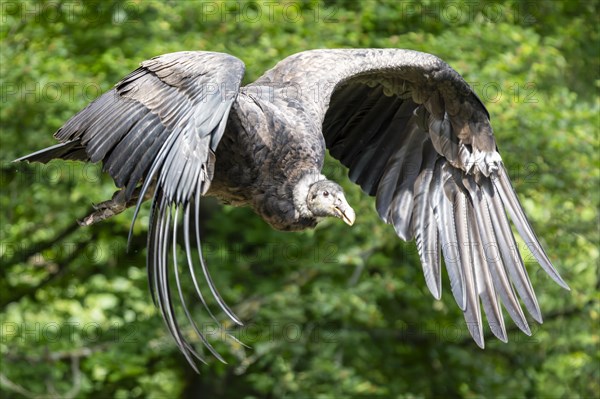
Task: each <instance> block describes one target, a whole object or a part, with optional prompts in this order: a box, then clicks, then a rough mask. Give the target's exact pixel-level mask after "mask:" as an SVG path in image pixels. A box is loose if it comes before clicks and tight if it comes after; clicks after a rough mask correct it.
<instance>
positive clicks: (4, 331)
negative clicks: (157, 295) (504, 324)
mask: <svg viewBox="0 0 600 399" xmlns="http://www.w3.org/2000/svg"><path fill="white" fill-rule="evenodd" d="M1 12H2V14H1V18H0V19H1V25H0V35H1V38H2V41H1V47H0V50H1V74H0V88H1V90H2V93H1V96H2V100H1V110H0V116H1V121H2V124H1V136H0V137H1V150H0V151H1V156H0V160H1V161H2V168H1V171H2V175H1V186H2V193H1V196H0V205H1V209H2V210H1V215H2V220H1V222H2V223H1V227H0V260H1V262H2V264H1V268H0V274H1V282H0V304H1V317H2V320H1V339H0V355H1V360H2V364H1V372H0V390H1V395H2V397H4V398H12V397H15V398H16V397H42V396H43V397H61V398H62V397H90V398H91V397H117V398H130V397H132V398H133V397H150V398H166V397H169V398H172V397H181V396H190V397H191V396H194V397H198V396H199V395H201V394H202V395H204V396H206V397H210V396H217V397H219V396H222V397H245V398H259V397H260V398H264V397H273V398H278V397H290V398H308V397H310V398H329V397H396V398H417V397H465V398H475V397H507V398H517V397H543V398H567V397H568V398H577V397H581V398H584V397H598V395H599V392H600V385H599V379H600V371H599V367H600V366H599V359H600V352H599V347H598V344H599V329H598V322H599V295H598V289H599V287H600V284H599V282H598V212H597V211H598V205H599V197H598V188H599V158H598V150H599V148H598V147H599V146H598V131H599V130H598V122H599V119H598V115H599V114H598V111H599V101H598V88H599V78H598V71H599V66H600V63H599V54H598V49H599V37H598V29H597V26H598V23H599V21H598V15H599V10H598V2H596V1H582V2H575V1H565V2H554V1H546V2H525V3H522V2H519V1H498V2H493V3H491V2H487V1H475V2H473V1H470V2H466V3H463V2H454V1H452V2H442V3H438V2H432V1H422V2H413V1H390V2H384V1H364V2H355V1H349V0H339V1H326V2H316V1H302V2H287V1H286V2H284V1H281V2H270V3H252V2H226V3H225V2H221V1H211V2H198V1H179V2H175V1H165V2H158V1H151V2H142V1H137V0H134V1H125V2H114V3H111V2H97V3H94V4H88V3H81V2H56V1H49V2H29V1H28V2H9V1H3V2H2V4H1ZM321 47H322V48H334V47H398V48H410V49H416V50H421V51H425V52H430V53H433V54H436V55H438V56H440V57H441V58H443V59H444V60H446V61H447V62H448V63H450V64H451V65H452V66H453V67H454V68H455V69H457V70H458V71H459V72H460V73H461V74H462V75H463V76H464V77H465V79H466V80H467V81H468V82H470V83H472V85H473V87H474V88H475V90H476V91H477V93H478V94H479V95H480V97H481V98H482V99H483V101H484V102H485V103H486V105H487V106H488V109H489V111H490V113H491V115H492V124H493V126H494V129H495V132H496V135H497V141H498V145H499V148H500V151H501V153H502V154H503V157H504V160H505V163H506V164H507V165H508V168H509V171H510V174H511V176H512V178H513V182H514V184H515V186H516V189H517V191H518V193H519V195H520V197H521V199H522V201H523V203H524V206H525V208H526V212H527V213H528V215H529V216H530V219H531V220H532V223H533V224H534V226H535V228H536V231H537V232H538V235H539V237H540V238H541V240H542V242H543V244H544V246H545V247H546V248H547V251H548V253H549V255H550V257H551V259H552V260H553V262H554V264H555V265H556V266H557V268H558V269H559V270H560V271H561V273H562V275H563V277H564V278H565V280H566V281H568V282H569V284H570V286H571V288H572V290H571V292H566V291H564V290H561V289H560V288H559V287H558V286H556V285H555V284H554V283H553V282H552V281H551V280H550V279H549V278H547V277H546V276H545V274H544V273H543V272H539V267H538V266H537V264H536V263H535V262H534V261H533V260H532V257H531V256H528V254H527V253H526V252H524V256H525V258H526V261H528V262H527V263H528V268H529V271H530V274H531V276H532V282H533V285H534V287H535V288H536V292H537V293H538V297H539V300H540V305H541V308H542V311H543V313H544V315H545V323H544V324H543V325H541V326H540V325H537V324H535V322H534V321H531V324H532V330H533V335H532V336H531V337H527V336H525V335H522V334H521V333H520V332H518V330H517V329H516V328H515V327H514V326H512V323H510V329H511V330H510V341H509V343H508V344H503V343H501V342H498V341H496V340H494V339H491V338H490V339H488V340H487V347H486V349H485V350H484V351H482V350H480V349H478V348H477V346H476V345H475V344H474V343H473V342H472V341H471V339H470V338H469V336H468V333H467V330H466V328H465V327H464V322H463V318H462V314H461V312H460V311H459V310H458V308H457V307H456V305H455V304H454V302H453V299H452V298H451V295H449V293H448V291H449V290H448V284H447V282H446V285H445V290H446V291H445V293H444V295H443V297H442V300H441V301H435V300H433V299H432V298H431V296H430V295H429V293H428V292H427V289H426V287H425V283H424V279H423V277H422V273H421V269H420V266H419V262H418V257H417V256H416V250H415V246H414V244H413V243H408V244H404V243H401V242H400V241H399V240H398V239H397V237H396V236H395V235H394V231H393V229H392V228H391V227H390V226H386V225H383V224H382V223H381V222H380V221H379V220H378V218H377V216H376V213H375V211H374V202H373V200H372V199H370V198H367V197H366V196H365V195H363V194H362V193H361V192H360V190H359V189H358V188H356V187H354V186H353V185H352V184H351V183H349V181H348V179H347V178H346V172H345V171H344V170H343V168H341V167H340V166H338V164H337V163H336V162H335V161H329V162H328V163H327V166H326V172H327V174H328V175H329V177H331V178H334V179H336V180H338V181H340V182H341V183H342V184H343V185H344V187H345V188H346V190H347V191H348V193H349V194H348V195H349V200H350V203H351V204H353V205H354V206H355V209H356V210H357V214H358V222H357V224H356V225H355V226H354V227H352V228H351V229H350V228H347V226H345V225H343V224H342V223H339V222H335V221H332V222H325V223H323V225H321V226H319V228H317V229H316V230H315V231H309V232H305V233H294V234H290V233H287V234H284V233H278V232H274V231H272V230H271V229H270V228H269V227H268V226H267V225H266V224H265V223H264V222H262V221H261V220H260V219H259V218H258V217H257V216H255V215H254V214H253V213H252V212H251V211H249V210H247V209H233V208H230V207H225V206H220V205H218V204H216V203H212V202H210V201H206V202H205V206H204V208H203V212H204V214H205V217H204V220H205V222H204V226H203V232H204V237H205V243H206V247H205V251H206V257H207V260H208V264H209V266H210V267H211V271H212V273H213V277H214V280H215V281H216V283H217V285H218V286H219V287H220V288H221V293H222V294H223V296H224V298H225V299H226V300H227V301H228V303H230V304H231V305H233V306H234V309H235V310H236V312H237V313H238V315H239V316H241V317H242V318H243V320H245V321H246V322H247V325H246V326H245V327H243V328H241V329H235V328H234V327H233V326H232V325H230V324H227V323H226V322H225V318H224V317H223V315H220V318H221V319H223V320H224V323H225V325H224V326H225V328H227V329H229V330H230V332H231V333H232V334H233V335H234V336H236V337H238V338H240V339H241V340H242V341H243V342H245V343H246V344H247V345H249V346H250V347H251V348H250V349H248V348H244V347H243V346H240V345H239V344H236V343H235V342H233V341H231V340H225V341H223V342H219V340H217V339H215V345H216V346H217V347H218V348H219V350H220V351H221V353H222V354H223V355H224V356H225V358H226V359H227V360H228V362H229V364H227V365H224V364H221V363H219V362H218V361H217V360H215V359H213V358H211V357H210V356H207V359H208V365H206V366H203V367H202V369H201V374H200V375H196V374H194V373H193V372H192V370H191V369H190V367H189V366H188V365H187V364H186V362H185V360H184V358H183V356H182V355H181V354H180V353H179V352H178V351H177V349H176V347H175V345H174V343H173V341H172V339H171V338H170V336H168V333H167V329H166V327H165V326H164V325H163V322H162V320H161V318H160V315H159V314H158V312H157V310H156V309H155V308H154V307H153V305H152V302H151V299H150V295H149V292H148V288H147V282H146V274H145V232H146V229H147V211H148V209H147V208H145V210H144V212H145V213H144V215H143V216H142V218H141V220H140V222H138V224H137V225H136V226H135V229H134V237H133V242H132V245H131V250H130V251H129V252H126V237H127V231H128V228H129V223H130V219H131V216H132V215H131V212H130V211H128V212H126V213H124V214H122V215H120V216H118V217H115V218H113V219H111V220H109V221H106V222H103V223H100V224H98V225H95V226H92V227H89V228H77V227H76V223H75V221H76V219H78V218H82V217H83V216H85V215H86V212H88V211H89V208H90V206H91V204H92V203H98V202H100V201H102V200H105V199H107V198H110V196H111V195H112V193H113V191H114V189H115V188H114V185H113V184H112V181H111V180H110V179H109V178H108V177H107V176H105V175H103V174H101V173H100V167H99V166H98V165H82V164H77V163H71V162H53V163H51V164H50V165H47V166H40V165H21V164H13V163H10V161H11V160H12V159H14V158H16V157H18V156H22V155H24V154H26V153H29V152H32V151H34V150H37V149H40V148H42V147H45V146H48V145H51V144H54V140H53V138H52V133H53V132H54V131H55V130H56V129H57V128H59V127H60V126H61V125H62V124H63V123H64V122H65V121H66V120H67V119H68V118H69V117H70V116H71V115H73V114H74V113H75V112H77V111H78V110H80V109H81V108H83V107H84V106H85V105H86V104H87V103H88V102H89V101H91V100H92V99H93V98H95V97H96V96H97V95H99V94H100V93H101V92H103V91H106V90H108V89H109V88H110V87H111V86H112V84H114V83H115V82H117V81H118V80H119V79H120V78H121V77H122V76H124V75H125V74H127V73H128V72H129V71H131V70H133V69H134V68H136V66H137V64H138V62H140V61H142V60H144V59H148V58H150V57H152V56H155V55H158V54H162V53H167V52H172V51H179V50H213V51H223V52H228V53H231V54H234V55H236V56H237V57H239V58H241V59H242V60H243V61H245V62H246V65H247V74H246V79H245V81H246V82H250V81H252V80H254V79H256V78H257V77H258V76H260V75H261V73H262V72H263V71H265V70H266V69H268V68H270V67H271V66H273V65H274V63H275V62H276V61H278V60H280V59H282V58H284V57H286V56H287V55H290V54H293V53H295V52H298V51H301V50H305V49H311V48H321ZM190 288H191V286H190ZM190 292H191V291H190ZM194 313H195V315H196V318H197V319H198V320H199V322H200V323H201V324H202V323H203V322H205V321H208V319H207V317H206V315H205V314H204V313H203V312H202V309H201V305H199V304H196V306H194ZM202 325H203V327H204V328H205V329H206V331H213V330H214V326H213V325H211V324H210V323H206V324H202ZM188 332H189V334H190V337H192V331H191V330H189V331H188ZM487 333H488V336H489V331H488V332H487ZM216 335H217V334H213V336H215V338H216Z"/></svg>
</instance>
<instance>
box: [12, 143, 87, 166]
mask: <svg viewBox="0 0 600 399" xmlns="http://www.w3.org/2000/svg"><path fill="white" fill-rule="evenodd" d="M53 159H69V160H74V161H87V160H89V157H88V155H87V154H86V152H85V148H84V147H83V145H81V141H79V140H72V141H67V142H66V143H60V144H56V145H53V146H52V147H48V148H44V149H43V150H39V151H36V152H34V153H31V154H29V155H25V156H24V157H21V158H18V159H15V160H14V161H13V162H20V161H29V162H41V163H48V162H50V161H51V160H53Z"/></svg>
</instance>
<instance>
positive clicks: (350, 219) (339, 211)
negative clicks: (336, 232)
mask: <svg viewBox="0 0 600 399" xmlns="http://www.w3.org/2000/svg"><path fill="white" fill-rule="evenodd" d="M333 211H334V212H335V214H336V215H337V217H339V218H340V219H342V220H343V221H344V222H345V223H346V224H347V225H349V226H352V225H353V224H354V221H355V220H356V214H355V213H354V209H352V208H351V207H350V205H348V203H347V202H346V200H345V199H341V200H340V203H339V204H338V205H336V206H334V207H333Z"/></svg>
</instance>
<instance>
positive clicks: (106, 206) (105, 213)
mask: <svg viewBox="0 0 600 399" xmlns="http://www.w3.org/2000/svg"><path fill="white" fill-rule="evenodd" d="M141 189H142V188H141V187H138V188H136V189H135V191H134V192H133V194H132V195H131V198H129V199H125V190H123V189H122V190H118V191H115V193H114V194H113V196H112V198H111V199H109V200H108V201H104V202H101V203H99V204H97V205H94V209H95V211H94V212H93V213H91V214H90V215H88V216H86V217H85V218H83V219H82V220H78V221H77V222H78V223H79V225H80V226H89V225H91V224H94V223H98V222H100V221H102V220H105V219H108V218H110V217H113V216H115V215H118V214H119V213H121V212H123V211H124V210H126V209H127V208H131V207H132V206H134V205H136V204H137V202H138V200H139V197H140V191H141ZM152 195H154V187H153V185H152V186H151V187H150V188H149V189H148V190H146V193H145V194H144V199H143V200H144V201H146V200H148V199H150V198H152Z"/></svg>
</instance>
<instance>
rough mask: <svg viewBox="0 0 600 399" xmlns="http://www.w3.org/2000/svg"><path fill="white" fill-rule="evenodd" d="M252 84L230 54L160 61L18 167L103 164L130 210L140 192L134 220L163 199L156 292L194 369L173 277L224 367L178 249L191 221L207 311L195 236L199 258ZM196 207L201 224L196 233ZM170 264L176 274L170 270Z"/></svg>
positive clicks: (154, 225) (153, 264) (154, 254)
mask: <svg viewBox="0 0 600 399" xmlns="http://www.w3.org/2000/svg"><path fill="white" fill-rule="evenodd" d="M243 75H244V64H243V63H242V61H240V60H239V59H237V58H235V57H233V56H230V55H227V54H222V53H213V52H191V51H185V52H178V53H171V54H165V55H161V56H158V57H155V58H152V59H150V60H148V61H144V62H142V64H141V66H140V67H139V68H138V69H136V70H135V71H133V72H132V73H130V74H129V75H128V76H126V77H125V78H124V79H123V80H121V81H120V82H119V83H118V84H117V85H115V87H114V88H113V89H112V90H110V91H109V92H107V93H105V94H103V95H102V96H100V97H99V98H98V99H96V100H95V101H94V102H92V103H91V104H89V105H88V106H87V107H86V108H85V109H83V110H82V111H81V112H79V113H78V114H76V115H75V116H73V117H72V118H71V119H70V120H69V121H68V122H67V123H66V124H65V125H64V126H63V127H62V128H61V129H59V130H58V131H57V132H56V134H55V137H56V138H57V139H58V140H59V141H61V144H58V145H55V146H53V147H50V148H47V149H44V150H41V151H38V152H36V153H33V154H31V155H28V156H26V157H23V158H20V159H19V160H28V161H39V162H48V161H50V160H51V159H54V158H62V159H75V160H84V161H91V162H98V161H102V163H103V165H104V167H103V168H104V170H105V171H107V172H108V173H109V174H110V175H111V176H112V177H113V179H114V180H115V182H116V184H117V186H118V187H121V188H122V189H123V191H122V194H123V198H122V199H121V200H122V201H127V200H129V199H130V198H131V196H132V194H133V193H134V191H135V190H136V189H138V190H140V193H139V200H138V203H137V208H136V211H135V216H134V221H135V217H136V216H137V213H138V210H139V207H140V205H141V202H142V201H143V199H144V196H145V194H146V193H148V192H150V191H151V190H152V189H153V190H154V198H153V202H152V212H151V219H150V232H149V236H148V258H147V266H148V276H149V282H150V288H151V290H152V294H153V299H154V302H155V303H156V304H157V306H158V307H159V308H160V310H161V312H162V315H163V318H164V320H165V322H166V324H167V326H168V328H169V330H170V332H171V334H172V335H173V337H174V338H175V341H176V342H177V345H178V346H179V348H180V349H181V351H182V352H183V354H184V355H185V356H186V358H187V359H188V361H189V362H190V364H192V366H194V368H195V365H194V360H193V358H192V356H195V357H197V358H198V359H199V360H202V359H201V358H200V357H199V356H198V355H197V354H196V352H195V350H194V349H193V348H192V346H191V345H190V344H189V343H188V342H187V340H186V339H185V338H184V336H183V334H182V333H181V331H180V326H179V323H178V321H177V318H176V315H175V311H174V307H173V298H172V297H171V292H170V289H169V285H170V283H169V279H170V277H169V276H170V275H174V276H175V280H176V285H177V288H178V291H179V292H178V294H179V300H180V301H181V303H182V305H183V310H184V312H185V314H186V316H187V318H188V319H189V321H190V323H191V325H192V326H193V327H194V329H195V330H196V332H197V333H198V335H199V336H200V338H201V339H202V340H203V342H204V343H205V344H206V346H207V347H208V349H210V350H211V352H213V353H214V354H215V356H216V357H218V358H219V359H221V357H220V356H219V355H218V354H217V353H216V352H215V351H214V349H213V348H212V347H211V345H210V344H209V343H208V341H207V340H206V339H205V337H204V335H203V334H202V332H201V331H200V330H199V329H198V328H197V327H196V324H195V323H194V321H193V319H192V317H191V315H190V313H189V311H188V308H187V307H186V304H185V300H184V296H183V294H182V292H181V288H180V281H179V273H180V272H179V270H178V265H177V258H176V256H177V255H176V254H177V251H176V240H177V236H178V231H179V230H180V229H181V226H180V225H179V222H180V220H182V224H183V237H184V247H185V253H186V256H187V266H188V267H189V271H190V274H191V276H192V279H193V282H194V285H195V287H196V291H197V293H198V295H199V296H200V299H201V300H202V302H203V303H204V304H205V306H206V303H205V302H204V298H203V297H202V295H201V293H200V289H199V288H198V283H197V280H196V275H195V273H194V267H193V262H192V255H191V250H190V247H191V243H190V242H191V241H192V239H191V238H190V237H195V241H196V242H195V243H196V244H197V246H198V250H200V234H199V231H198V225H199V223H198V220H197V217H198V215H199V212H198V208H199V204H200V196H201V195H202V194H204V193H205V192H206V191H207V190H208V187H209V185H210V181H211V179H212V176H213V169H214V162H215V155H214V151H215V150H216V148H217V145H218V143H219V141H220V139H221V137H222V135H223V132H224V130H225V126H226V124H227V118H228V115H229V111H230V109H231V106H232V104H233V102H234V101H235V99H236V97H237V93H238V91H239V87H240V83H241V80H242V77H243ZM192 208H195V213H194V214H195V215H196V220H195V223H194V224H195V228H193V229H192V228H191V227H190V224H191V222H194V221H193V220H192V221H191V220H190V219H193V218H192V216H191V215H192V213H193V210H192ZM190 230H193V231H190ZM171 251H172V254H170V253H171ZM170 257H172V258H173V259H172V262H170V261H169V258H170ZM199 258H200V259H199V263H200V265H201V268H202V273H203V275H204V277H205V278H206V280H207V282H208V285H209V287H210V289H211V291H212V293H213V295H214V296H215V298H216V300H217V302H218V303H219V305H220V306H221V308H222V309H223V310H224V311H225V312H226V313H227V314H228V315H229V316H230V317H231V318H232V320H234V321H236V322H238V323H240V322H239V320H238V319H237V318H236V317H235V315H234V314H233V313H232V312H231V310H230V309H229V308H228V307H227V305H226V304H225V303H224V302H223V300H222V299H221V297H220V296H219V294H218V292H217V290H216V289H215V287H214V285H213V284H212V280H211V278H210V274H209V273H208V270H207V268H206V265H205V264H204V261H203V259H202V255H200V257H199ZM170 264H172V265H173V267H174V270H173V273H171V272H170V271H169V265H170ZM207 309H208V308H207ZM209 312H210V311H209ZM211 315H212V314H211ZM240 324H241V323H240ZM221 360H222V359H221Z"/></svg>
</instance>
